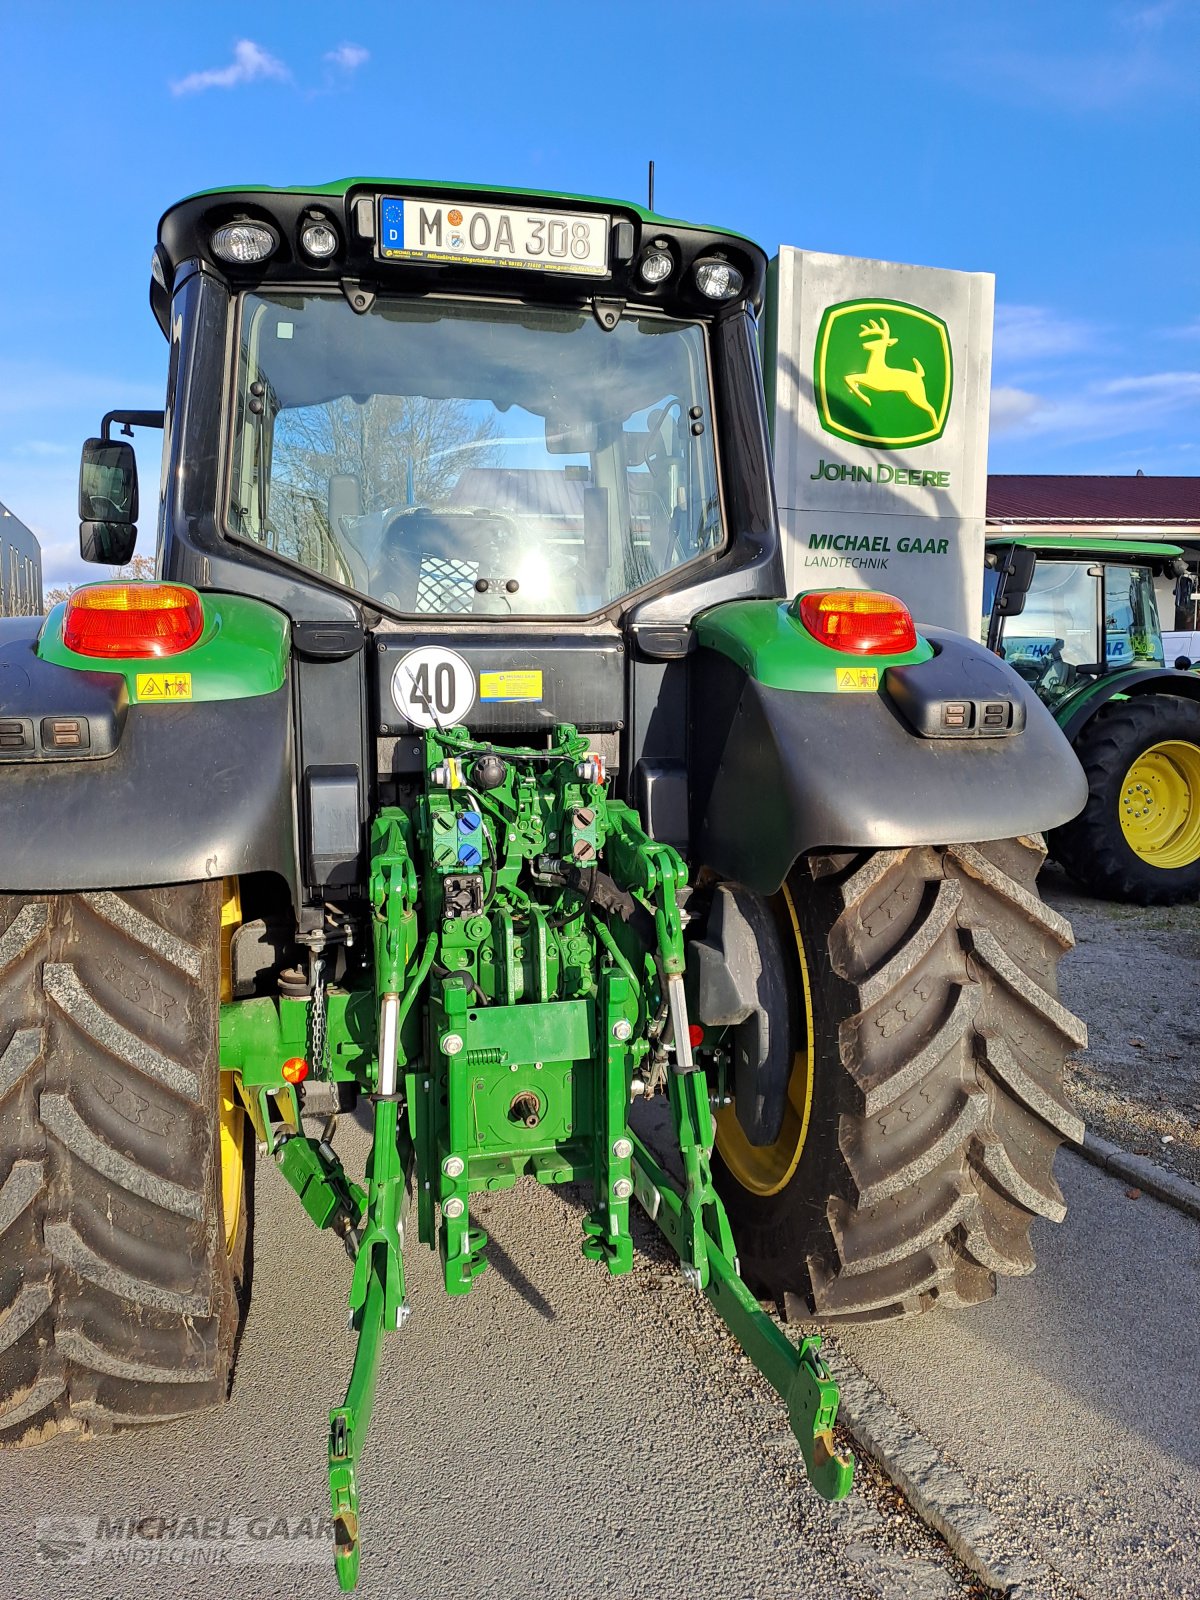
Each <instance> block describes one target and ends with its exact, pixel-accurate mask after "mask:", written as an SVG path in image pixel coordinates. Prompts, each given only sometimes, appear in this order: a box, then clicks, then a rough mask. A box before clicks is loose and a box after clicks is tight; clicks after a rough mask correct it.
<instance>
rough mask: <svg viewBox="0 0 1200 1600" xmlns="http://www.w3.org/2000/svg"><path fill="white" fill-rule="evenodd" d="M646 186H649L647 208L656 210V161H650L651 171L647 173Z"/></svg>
mask: <svg viewBox="0 0 1200 1600" xmlns="http://www.w3.org/2000/svg"><path fill="white" fill-rule="evenodd" d="M646 188H647V191H648V193H647V196H646V210H647V211H653V210H654V163H653V161H652V162H651V163H650V171H649V173H648V175H647V178H646Z"/></svg>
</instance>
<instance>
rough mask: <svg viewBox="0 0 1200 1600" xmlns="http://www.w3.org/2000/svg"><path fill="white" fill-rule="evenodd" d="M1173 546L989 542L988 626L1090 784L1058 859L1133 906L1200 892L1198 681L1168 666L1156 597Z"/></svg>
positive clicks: (1062, 833)
mask: <svg viewBox="0 0 1200 1600" xmlns="http://www.w3.org/2000/svg"><path fill="white" fill-rule="evenodd" d="M1182 555H1183V552H1182V550H1181V549H1180V548H1179V546H1177V545H1171V544H1150V543H1143V542H1141V541H1139V542H1138V543H1137V545H1135V546H1132V547H1131V545H1130V543H1129V541H1128V540H1118V539H1077V538H1072V537H1070V536H1065V537H1050V536H1047V537H1035V538H1022V539H1017V540H1012V539H999V538H997V539H991V540H989V541H988V545H987V555H986V566H985V569H984V596H983V607H984V626H985V629H986V637H987V644H988V646H989V648H990V649H992V650H994V651H995V652H996V653H997V654H998V655H1000V656H1002V657H1003V658H1004V660H1005V661H1007V662H1008V664H1009V665H1010V666H1011V667H1012V668H1013V669H1014V671H1016V672H1018V673H1019V674H1020V675H1021V677H1022V678H1024V679H1025V681H1026V683H1028V684H1029V686H1030V687H1031V688H1032V689H1033V691H1034V693H1035V694H1036V695H1037V696H1038V698H1039V699H1040V700H1041V701H1042V702H1043V703H1044V704H1045V705H1046V706H1047V707H1048V708H1049V709H1050V711H1051V712H1052V713H1053V715H1054V719H1055V721H1056V722H1057V723H1058V725H1059V727H1060V728H1062V730H1063V732H1064V733H1065V734H1066V736H1067V738H1068V739H1070V741H1071V743H1072V744H1073V745H1074V747H1075V752H1076V754H1077V755H1078V757H1079V760H1080V762H1081V763H1082V766H1083V770H1084V772H1085V773H1086V775H1087V780H1088V801H1087V805H1086V806H1085V807H1084V808H1083V810H1082V811H1081V812H1080V813H1079V815H1078V816H1076V817H1074V818H1072V819H1071V820H1070V821H1068V822H1066V823H1064V824H1063V825H1061V826H1060V827H1058V828H1055V829H1054V830H1053V831H1052V832H1051V833H1050V835H1049V841H1048V842H1049V846H1050V854H1051V855H1052V856H1053V857H1054V859H1055V860H1057V861H1059V862H1060V863H1061V864H1062V866H1063V867H1064V868H1065V869H1066V871H1067V872H1068V873H1069V874H1070V875H1071V877H1072V878H1074V879H1075V880H1076V882H1077V883H1080V884H1082V885H1083V886H1084V887H1085V888H1086V889H1089V890H1090V891H1091V892H1092V893H1093V894H1098V895H1101V896H1103V897H1105V898H1107V899H1112V900H1128V901H1133V902H1134V903H1135V904H1137V905H1174V904H1176V903H1177V902H1178V901H1181V900H1194V899H1196V897H1197V896H1198V895H1200V677H1197V675H1196V674H1195V673H1194V672H1192V671H1189V670H1186V664H1185V666H1183V667H1168V666H1167V665H1166V663H1165V660H1164V656H1163V637H1162V628H1161V626H1160V624H1159V620H1158V603H1157V601H1156V599H1155V595H1154V578H1155V575H1156V574H1161V575H1170V576H1174V575H1175V573H1176V572H1177V571H1178V570H1180V561H1181V557H1182Z"/></svg>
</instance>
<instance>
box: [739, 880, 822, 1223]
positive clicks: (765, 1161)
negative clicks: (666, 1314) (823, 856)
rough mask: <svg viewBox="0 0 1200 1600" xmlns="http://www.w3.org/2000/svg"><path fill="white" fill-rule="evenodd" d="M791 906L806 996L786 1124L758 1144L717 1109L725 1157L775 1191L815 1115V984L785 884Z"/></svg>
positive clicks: (758, 1188) (746, 1182)
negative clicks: (773, 1137) (767, 1141)
mask: <svg viewBox="0 0 1200 1600" xmlns="http://www.w3.org/2000/svg"><path fill="white" fill-rule="evenodd" d="M782 893H783V901H784V904H785V905H786V906H787V912H788V920H789V922H790V923H791V928H792V936H793V938H794V939H795V941H796V956H797V959H798V961H799V967H800V988H801V1000H802V1002H803V1017H802V1022H803V1027H804V1041H803V1043H802V1044H801V1046H800V1048H799V1049H798V1050H797V1051H796V1055H795V1059H794V1060H793V1062H792V1075H791V1078H790V1079H789V1080H788V1098H787V1107H786V1109H785V1111H784V1114H783V1126H782V1127H781V1128H780V1130H779V1137H778V1139H776V1141H775V1143H774V1144H765V1145H756V1144H751V1143H750V1141H749V1139H747V1137H746V1135H745V1133H744V1131H743V1129H742V1125H741V1123H740V1122H739V1121H738V1119H737V1112H736V1111H735V1110H734V1108H733V1107H732V1106H725V1107H724V1108H723V1109H722V1110H721V1111H719V1112H718V1113H717V1118H716V1129H717V1149H718V1150H719V1151H720V1152H721V1159H722V1160H723V1161H724V1163H725V1165H726V1166H727V1167H728V1168H729V1171H730V1173H731V1174H732V1175H733V1177H734V1178H736V1179H737V1181H738V1183H740V1184H741V1186H742V1188H743V1189H749V1190H750V1191H751V1193H752V1194H761V1195H771V1194H778V1193H779V1191H780V1190H781V1189H783V1188H785V1187H786V1186H787V1184H789V1183H790V1182H791V1179H792V1174H793V1173H794V1172H795V1170H796V1166H797V1163H798V1162H799V1160H800V1156H801V1152H802V1151H803V1149H804V1141H805V1139H806V1138H807V1137H808V1123H809V1118H810V1116H811V1115H812V1091H813V1025H812V1023H813V1010H812V989H811V986H810V984H809V977H808V962H807V961H806V959H805V955H804V941H803V940H802V939H801V937H800V924H799V922H798V921H797V919H796V907H795V903H794V902H793V900H792V896H791V894H790V892H789V890H788V888H787V885H786V884H785V885H784V887H783V890H782Z"/></svg>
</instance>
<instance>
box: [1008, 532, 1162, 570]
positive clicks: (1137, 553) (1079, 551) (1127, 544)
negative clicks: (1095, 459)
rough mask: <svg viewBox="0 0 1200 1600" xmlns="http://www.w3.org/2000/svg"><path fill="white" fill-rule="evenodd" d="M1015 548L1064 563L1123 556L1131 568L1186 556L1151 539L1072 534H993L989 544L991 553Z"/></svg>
mask: <svg viewBox="0 0 1200 1600" xmlns="http://www.w3.org/2000/svg"><path fill="white" fill-rule="evenodd" d="M1011 545H1016V546H1017V548H1018V549H1020V550H1033V551H1035V552H1036V553H1037V554H1038V555H1045V556H1051V557H1053V556H1061V557H1063V558H1064V559H1066V558H1067V557H1074V558H1076V559H1077V560H1083V561H1087V560H1090V559H1091V558H1092V557H1093V556H1099V557H1101V558H1102V559H1104V560H1107V559H1108V558H1109V557H1110V556H1119V557H1120V558H1121V559H1122V560H1123V561H1128V562H1130V563H1131V564H1132V563H1133V562H1136V561H1170V560H1172V559H1174V557H1176V556H1181V555H1182V554H1183V548H1182V546H1180V545H1177V544H1162V543H1160V542H1159V541H1157V540H1154V541H1151V540H1149V539H1081V538H1075V537H1073V536H1072V535H1071V534H1054V533H1048V534H1034V535H1025V536H1022V535H1019V534H1014V535H1013V536H1012V537H1011V538H1004V537H1003V536H1001V535H999V534H992V535H991V536H990V537H989V538H988V540H987V548H988V549H989V550H1000V549H1004V550H1007V549H1008V548H1009V547H1010V546H1011Z"/></svg>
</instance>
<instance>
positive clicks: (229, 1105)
mask: <svg viewBox="0 0 1200 1600" xmlns="http://www.w3.org/2000/svg"><path fill="white" fill-rule="evenodd" d="M241 920H242V897H241V895H240V893H239V892H238V881H237V879H236V878H226V879H225V882H224V884H223V885H222V891H221V1000H222V1002H223V1003H224V1002H226V1001H229V1000H232V998H233V977H232V966H231V962H230V956H229V947H230V944H231V943H232V940H233V935H234V932H235V931H236V929H237V928H238V927H239V926H240V924H241ZM245 1137H246V1112H245V1109H244V1107H243V1105H242V1102H241V1100H240V1099H239V1098H238V1091H237V1085H236V1083H235V1082H234V1077H233V1073H232V1072H223V1073H222V1074H221V1209H222V1213H223V1215H224V1218H225V1250H226V1253H227V1254H229V1255H232V1254H233V1249H234V1246H235V1245H236V1244H237V1236H238V1228H239V1226H240V1225H241V1220H242V1204H243V1200H244V1197H245V1192H246V1156H245V1147H244V1141H245Z"/></svg>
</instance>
